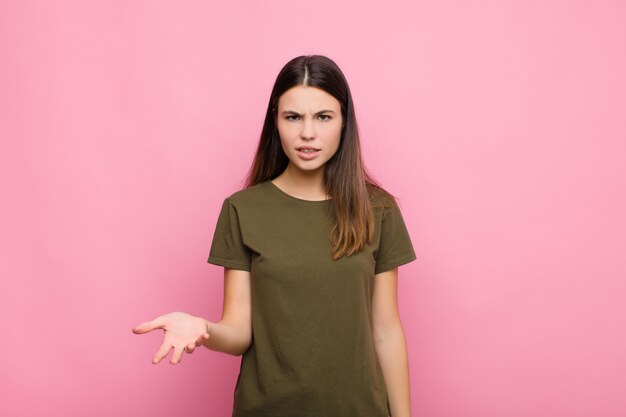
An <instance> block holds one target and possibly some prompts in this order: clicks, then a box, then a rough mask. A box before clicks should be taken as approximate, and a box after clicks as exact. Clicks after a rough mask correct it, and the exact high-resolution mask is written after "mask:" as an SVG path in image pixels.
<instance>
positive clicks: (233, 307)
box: [133, 268, 252, 364]
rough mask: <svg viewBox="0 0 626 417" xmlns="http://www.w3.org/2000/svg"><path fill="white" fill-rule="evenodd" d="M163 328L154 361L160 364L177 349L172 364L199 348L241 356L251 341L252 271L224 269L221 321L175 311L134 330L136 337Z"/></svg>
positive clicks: (140, 325) (142, 324) (171, 360)
mask: <svg viewBox="0 0 626 417" xmlns="http://www.w3.org/2000/svg"><path fill="white" fill-rule="evenodd" d="M155 329H162V330H163V331H164V333H165V335H164V338H163V343H162V344H161V347H160V348H159V350H158V351H157V352H156V353H155V355H154V356H153V358H152V363H154V364H157V363H159V362H161V360H162V359H163V358H165V357H166V356H167V355H168V353H169V352H170V350H172V349H173V350H174V353H173V354H172V357H171V359H170V363H172V364H177V363H179V362H180V361H181V359H182V356H183V352H187V353H192V352H193V351H194V350H195V348H196V347H197V346H200V345H203V346H205V347H207V348H209V349H212V350H216V351H220V352H224V353H229V354H231V355H241V354H242V353H243V352H245V351H246V349H248V347H249V346H250V343H251V341H252V317H251V298H250V272H248V271H242V270H237V269H230V268H224V308H223V311H222V319H221V320H220V321H219V322H217V323H213V322H211V321H209V320H206V319H204V318H202V317H197V316H192V315H190V314H187V313H182V312H173V313H168V314H164V315H162V316H159V317H157V318H155V319H154V320H151V321H148V322H144V323H141V324H139V325H137V326H135V327H134V328H133V332H134V333H136V334H144V333H148V332H150V331H152V330H155Z"/></svg>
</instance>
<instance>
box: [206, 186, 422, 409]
mask: <svg viewBox="0 0 626 417" xmlns="http://www.w3.org/2000/svg"><path fill="white" fill-rule="evenodd" d="M328 204H329V200H320V201H311V200H303V199H299V198H297V197H294V196H291V195H289V194H287V193H286V192H284V191H282V190H281V189H280V188H278V186H276V185H275V184H274V183H272V182H271V181H269V180H268V181H265V182H262V183H259V184H256V185H254V186H252V187H249V188H246V189H243V190H240V191H237V192H235V193H233V194H232V195H230V196H229V197H227V198H226V199H225V200H224V202H223V205H222V209H221V212H220V215H219V218H218V221H217V226H216V228H215V233H214V236H213V241H212V244H211V249H210V253H209V258H208V262H209V263H211V264H215V265H221V266H225V267H229V268H235V269H241V270H245V271H250V286H251V293H252V334H253V336H252V343H251V345H250V347H249V348H248V349H247V350H246V351H245V352H244V353H243V355H242V359H241V367H240V372H239V376H238V378H237V383H236V387H235V393H234V408H233V414H232V415H233V417H301V416H302V417H304V416H315V417H321V416H323V417H344V416H345V417H355V416H367V417H387V416H388V415H389V403H388V399H387V391H386V388H385V383H384V380H383V374H382V371H381V368H380V364H379V362H378V357H377V354H376V351H375V347H374V341H373V337H372V331H371V328H372V307H371V296H372V290H373V283H374V281H373V280H374V275H375V274H378V273H380V272H384V271H387V270H390V269H393V268H395V267H398V266H400V265H403V264H406V263H408V262H411V261H413V260H415V259H416V256H415V252H414V250H413V246H412V244H411V240H410V237H409V233H408V231H407V228H406V226H405V223H404V221H403V218H402V214H401V212H400V209H399V207H398V205H397V203H395V201H394V202H393V206H392V207H386V208H374V213H375V218H376V234H375V238H374V240H373V242H372V243H370V244H369V245H368V246H366V247H365V248H364V249H363V250H361V251H360V252H358V253H356V254H353V255H352V256H350V257H343V258H340V259H339V260H332V257H331V256H332V247H331V243H330V240H329V236H330V228H331V225H330V223H329V221H328V220H327V207H328Z"/></svg>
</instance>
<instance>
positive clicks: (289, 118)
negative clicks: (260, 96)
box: [285, 114, 298, 122]
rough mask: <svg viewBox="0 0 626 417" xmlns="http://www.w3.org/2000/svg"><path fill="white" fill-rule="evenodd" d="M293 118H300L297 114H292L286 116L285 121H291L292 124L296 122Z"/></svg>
mask: <svg viewBox="0 0 626 417" xmlns="http://www.w3.org/2000/svg"><path fill="white" fill-rule="evenodd" d="M292 117H298V116H297V115H295V114H290V115H289V116H286V117H285V119H287V120H289V121H291V122H292V121H294V120H295V119H292Z"/></svg>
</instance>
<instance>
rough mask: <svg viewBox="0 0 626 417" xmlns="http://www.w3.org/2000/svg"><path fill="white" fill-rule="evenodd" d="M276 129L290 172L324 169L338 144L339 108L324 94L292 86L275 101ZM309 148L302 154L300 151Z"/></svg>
mask: <svg viewBox="0 0 626 417" xmlns="http://www.w3.org/2000/svg"><path fill="white" fill-rule="evenodd" d="M276 114H277V116H276V126H277V127H278V134H279V135H280V142H281V144H282V148H283V151H284V152H285V154H286V155H287V157H288V158H289V161H290V162H289V163H290V165H292V168H296V169H299V170H302V171H316V170H319V169H323V166H324V164H325V163H326V162H327V161H328V160H329V159H330V158H332V157H333V155H334V154H335V152H337V149H339V142H340V140H341V126H342V117H341V104H340V103H339V101H338V100H337V99H336V98H335V97H333V96H331V95H330V94H328V93H327V92H326V91H324V90H322V89H320V88H317V87H311V86H307V87H304V86H301V85H298V86H295V87H292V88H290V89H289V90H287V91H285V93H283V95H282V96H280V98H279V99H278V106H277V109H276ZM303 147H305V148H312V149H314V150H313V151H305V150H303V149H302V148H303Z"/></svg>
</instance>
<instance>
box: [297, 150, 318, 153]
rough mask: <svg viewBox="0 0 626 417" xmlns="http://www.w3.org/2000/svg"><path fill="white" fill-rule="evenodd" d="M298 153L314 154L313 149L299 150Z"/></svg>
mask: <svg viewBox="0 0 626 417" xmlns="http://www.w3.org/2000/svg"><path fill="white" fill-rule="evenodd" d="M300 152H306V153H313V152H316V151H315V150H313V149H300Z"/></svg>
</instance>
